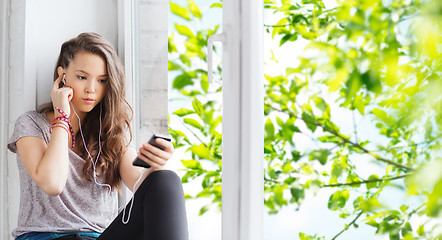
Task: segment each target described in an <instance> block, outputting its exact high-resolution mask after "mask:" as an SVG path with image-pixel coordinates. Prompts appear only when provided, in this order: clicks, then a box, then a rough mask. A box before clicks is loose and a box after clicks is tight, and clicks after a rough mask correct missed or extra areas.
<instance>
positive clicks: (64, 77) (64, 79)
mask: <svg viewBox="0 0 442 240" xmlns="http://www.w3.org/2000/svg"><path fill="white" fill-rule="evenodd" d="M62 81H63V83H64V85H66V73H63V80H62Z"/></svg>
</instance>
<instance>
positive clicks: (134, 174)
mask: <svg viewBox="0 0 442 240" xmlns="http://www.w3.org/2000/svg"><path fill="white" fill-rule="evenodd" d="M156 141H157V143H158V144H160V145H162V146H164V147H165V148H164V150H161V149H159V148H157V147H154V146H152V145H150V144H149V143H144V144H143V145H142V146H141V147H140V148H139V153H138V155H137V152H136V151H135V149H134V148H132V147H129V148H127V150H126V152H125V153H124V155H123V159H122V160H121V163H120V175H121V179H122V180H123V182H124V185H126V187H127V188H129V189H130V190H131V191H132V190H133V186H134V184H135V182H136V181H137V180H138V178H139V177H140V174H141V173H142V171H143V168H142V167H135V166H133V165H132V162H133V160H134V159H135V158H136V157H137V156H138V157H139V158H140V159H141V160H143V161H145V162H147V163H148V164H149V165H150V166H151V167H150V168H148V169H147V170H146V171H145V172H144V174H143V176H142V178H141V180H140V183H141V182H143V181H144V179H145V178H146V177H147V176H149V174H150V173H152V172H154V171H158V170H162V169H163V168H164V165H165V164H166V163H167V161H168V160H169V159H170V158H171V157H172V154H173V145H172V143H170V142H168V141H166V140H163V139H161V138H157V139H156ZM138 187H139V186H136V187H135V190H134V192H135V191H136V189H138Z"/></svg>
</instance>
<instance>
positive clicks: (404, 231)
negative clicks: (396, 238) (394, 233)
mask: <svg viewBox="0 0 442 240" xmlns="http://www.w3.org/2000/svg"><path fill="white" fill-rule="evenodd" d="M412 232H413V229H412V228H411V224H410V223H409V222H407V223H405V225H404V227H402V230H401V233H402V236H405V235H407V234H409V233H412Z"/></svg>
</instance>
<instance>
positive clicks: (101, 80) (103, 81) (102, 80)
mask: <svg viewBox="0 0 442 240" xmlns="http://www.w3.org/2000/svg"><path fill="white" fill-rule="evenodd" d="M98 81H99V82H101V83H105V82H107V79H100V80H98Z"/></svg>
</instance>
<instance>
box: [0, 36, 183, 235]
mask: <svg viewBox="0 0 442 240" xmlns="http://www.w3.org/2000/svg"><path fill="white" fill-rule="evenodd" d="M124 82H125V77H124V72H123V66H122V64H121V62H120V60H119V58H118V56H117V55H116V53H115V50H114V49H113V48H112V47H111V45H110V44H109V43H108V42H107V41H105V40H104V39H103V38H102V37H101V36H99V35H98V34H95V33H82V34H80V35H78V36H77V37H76V38H74V39H71V40H69V41H67V42H65V43H64V44H63V45H62V47H61V51H60V55H59V57H58V60H57V64H56V68H55V71H54V83H53V86H52V90H51V99H52V101H51V103H48V104H46V105H43V106H41V107H39V109H38V110H37V111H29V112H26V113H25V114H23V115H22V116H20V117H19V118H18V119H17V122H16V124H15V128H14V132H13V134H12V136H11V138H10V140H9V143H8V148H9V150H11V151H12V152H14V153H17V164H18V167H19V173H20V210H19V218H18V226H17V228H16V229H14V231H13V233H12V235H13V237H14V238H15V239H19V240H21V239H40V240H41V239H96V238H98V239H187V237H188V233H187V219H186V212H185V204H184V194H183V190H182V185H181V181H180V179H179V177H178V176H177V175H176V174H175V173H173V172H171V171H167V170H163V167H164V165H165V164H166V162H167V161H168V160H169V159H170V158H171V156H172V153H173V145H172V144H171V143H170V142H168V141H165V140H163V139H160V138H158V139H157V140H156V142H157V143H158V144H159V145H162V146H163V147H164V149H163V150H161V149H160V148H157V147H154V146H152V145H150V144H149V143H145V144H143V145H142V146H141V147H140V148H139V153H138V155H137V152H136V150H135V149H134V148H133V147H131V146H130V145H129V143H130V142H131V140H132V133H131V128H130V121H131V118H132V109H131V107H130V106H129V104H128V102H127V101H126V100H125V83H124ZM126 133H129V134H126ZM126 135H129V136H128V137H129V139H127V137H126ZM137 156H138V157H139V158H140V159H141V160H143V161H145V162H146V163H148V164H149V165H150V166H151V168H147V169H144V170H143V168H140V167H135V166H133V165H132V161H133V160H134V159H135V158H136V157H137ZM121 182H123V183H124V185H126V186H127V187H128V188H129V189H131V190H133V192H134V197H133V199H132V201H130V202H129V203H128V205H127V207H126V208H125V209H124V210H123V211H121V212H120V214H119V215H118V216H117V217H116V214H117V212H118V209H117V200H118V191H117V190H118V189H121V187H122V186H121ZM115 217H116V218H115ZM112 219H114V220H113V222H112V223H111V221H112Z"/></svg>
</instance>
